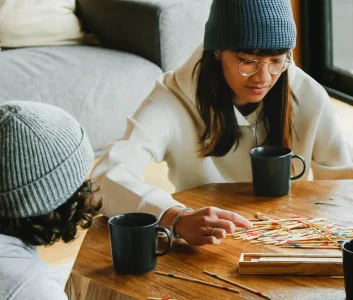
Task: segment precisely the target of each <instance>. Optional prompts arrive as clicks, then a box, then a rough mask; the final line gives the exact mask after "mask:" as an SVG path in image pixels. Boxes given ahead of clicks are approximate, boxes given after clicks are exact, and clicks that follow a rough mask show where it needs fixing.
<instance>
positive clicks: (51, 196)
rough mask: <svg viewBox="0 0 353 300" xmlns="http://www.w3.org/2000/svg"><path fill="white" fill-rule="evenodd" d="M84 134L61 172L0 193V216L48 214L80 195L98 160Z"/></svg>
mask: <svg viewBox="0 0 353 300" xmlns="http://www.w3.org/2000/svg"><path fill="white" fill-rule="evenodd" d="M82 133H83V135H82V142H81V145H80V146H79V148H77V150H76V151H75V153H73V154H72V156H71V157H69V158H68V159H67V160H66V161H65V162H64V163H62V164H61V165H60V166H59V167H58V168H57V169H55V170H54V171H52V172H50V173H48V174H47V175H46V176H44V177H42V178H40V179H39V180H36V181H34V182H32V183H31V184H29V185H26V186H23V187H21V188H19V189H16V190H13V191H11V192H8V193H1V194H0V217H5V218H24V217H29V216H30V217H34V216H38V215H44V214H47V213H49V212H51V211H53V210H54V209H56V208H58V207H59V206H60V205H62V204H63V203H65V202H66V201H67V200H68V199H69V198H70V197H71V196H72V195H73V194H74V193H75V192H76V190H77V189H78V187H80V186H81V185H82V184H83V182H84V180H85V178H86V177H87V175H88V173H89V171H90V169H91V166H92V163H93V159H94V154H93V151H91V147H90V144H89V141H88V139H87V136H86V134H84V132H83V131H82ZM73 174H75V175H74V176H73ZM24 199H26V200H25V201H24Z"/></svg>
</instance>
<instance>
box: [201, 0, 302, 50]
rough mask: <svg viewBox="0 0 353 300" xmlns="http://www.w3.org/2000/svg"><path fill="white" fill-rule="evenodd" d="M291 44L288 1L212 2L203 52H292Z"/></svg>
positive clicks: (293, 30)
mask: <svg viewBox="0 0 353 300" xmlns="http://www.w3.org/2000/svg"><path fill="white" fill-rule="evenodd" d="M295 43H296V26H295V22H294V18H293V12H292V6H291V2H290V0H213V3H212V6H211V11H210V15H209V19H208V21H207V23H206V28H205V38H204V50H211V51H215V50H237V49H244V50H245V49H292V48H294V47H295Z"/></svg>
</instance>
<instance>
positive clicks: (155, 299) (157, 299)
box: [147, 297, 177, 300]
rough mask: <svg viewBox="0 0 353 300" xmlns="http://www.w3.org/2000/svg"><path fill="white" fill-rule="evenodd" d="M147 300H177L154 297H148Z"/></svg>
mask: <svg viewBox="0 0 353 300" xmlns="http://www.w3.org/2000/svg"><path fill="white" fill-rule="evenodd" d="M147 299H149V300H177V299H172V298H155V297H148V298H147Z"/></svg>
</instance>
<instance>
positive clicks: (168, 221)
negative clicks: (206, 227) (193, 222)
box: [159, 206, 183, 229]
mask: <svg viewBox="0 0 353 300" xmlns="http://www.w3.org/2000/svg"><path fill="white" fill-rule="evenodd" d="M182 209H183V208H182V207H180V206H174V207H171V208H169V209H168V210H166V211H165V212H164V214H163V215H162V217H161V219H160V220H159V225H160V226H163V227H165V228H168V229H169V228H170V226H172V224H173V222H174V219H175V218H176V216H177V215H178V214H179V212H180V211H181V210H182Z"/></svg>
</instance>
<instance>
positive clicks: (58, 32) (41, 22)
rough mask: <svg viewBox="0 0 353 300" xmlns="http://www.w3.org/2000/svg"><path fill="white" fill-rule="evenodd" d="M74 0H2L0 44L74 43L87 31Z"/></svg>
mask: <svg viewBox="0 0 353 300" xmlns="http://www.w3.org/2000/svg"><path fill="white" fill-rule="evenodd" d="M75 7H76V1H75V0H25V1H24V0H1V1H0V46H1V47H10V48H11V47H26V46H42V45H71V44H78V43H80V42H82V41H83V38H84V34H83V32H82V31H81V25H80V22H79V20H78V18H77V17H76V15H75Z"/></svg>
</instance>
